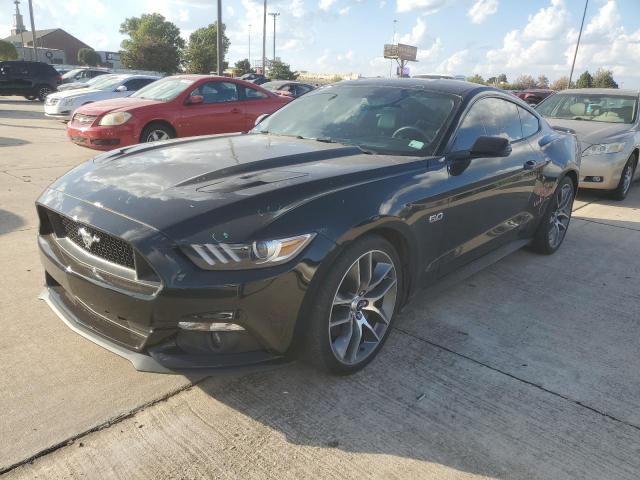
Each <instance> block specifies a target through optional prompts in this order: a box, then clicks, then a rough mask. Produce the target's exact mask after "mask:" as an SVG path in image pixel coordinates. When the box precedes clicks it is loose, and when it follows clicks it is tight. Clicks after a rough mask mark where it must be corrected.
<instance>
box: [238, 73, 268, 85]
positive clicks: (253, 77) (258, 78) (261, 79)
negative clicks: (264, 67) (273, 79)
mask: <svg viewBox="0 0 640 480" xmlns="http://www.w3.org/2000/svg"><path fill="white" fill-rule="evenodd" d="M240 80H244V81H245V82H251V83H255V84H256V85H262V84H263V83H267V82H268V81H269V79H268V78H267V77H265V76H264V75H262V74H261V73H245V74H244V75H242V76H241V77H240Z"/></svg>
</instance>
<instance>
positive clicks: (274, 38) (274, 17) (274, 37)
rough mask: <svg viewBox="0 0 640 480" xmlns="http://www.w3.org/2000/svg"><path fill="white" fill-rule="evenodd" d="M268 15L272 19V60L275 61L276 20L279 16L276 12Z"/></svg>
mask: <svg viewBox="0 0 640 480" xmlns="http://www.w3.org/2000/svg"><path fill="white" fill-rule="evenodd" d="M269 15H271V16H272V17H273V60H274V61H275V59H276V18H278V16H279V15H280V14H279V13H278V12H271V13H270V14H269Z"/></svg>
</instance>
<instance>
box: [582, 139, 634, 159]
mask: <svg viewBox="0 0 640 480" xmlns="http://www.w3.org/2000/svg"><path fill="white" fill-rule="evenodd" d="M624 146H625V143H624V142H618V143H601V144H599V145H591V146H590V147H589V148H587V149H586V150H585V151H584V152H582V156H583V157H586V156H589V155H602V154H605V153H618V152H621V151H622V150H624Z"/></svg>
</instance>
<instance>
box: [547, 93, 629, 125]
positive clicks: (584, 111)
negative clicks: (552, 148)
mask: <svg viewBox="0 0 640 480" xmlns="http://www.w3.org/2000/svg"><path fill="white" fill-rule="evenodd" d="M637 106H638V98H637V97H632V96H623V95H600V94H587V93H558V94H556V95H552V96H551V97H549V98H547V99H546V100H545V101H544V102H542V103H541V104H540V105H538V106H537V107H536V110H538V112H540V114H542V115H543V116H545V117H549V118H563V119H567V120H588V121H593V122H606V123H633V121H634V120H635V118H636V112H637Z"/></svg>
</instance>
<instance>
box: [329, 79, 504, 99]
mask: <svg viewBox="0 0 640 480" xmlns="http://www.w3.org/2000/svg"><path fill="white" fill-rule="evenodd" d="M340 85H354V86H364V85H367V86H372V87H396V88H398V87H405V88H415V89H424V90H429V91H431V92H439V93H449V94H453V95H458V96H461V97H466V96H467V95H469V94H471V93H476V92H479V91H484V90H488V91H494V92H499V93H505V92H504V90H500V89H497V88H494V87H487V86H484V85H480V84H478V83H471V82H465V81H463V80H451V79H430V78H361V79H358V80H346V81H342V82H340Z"/></svg>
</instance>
